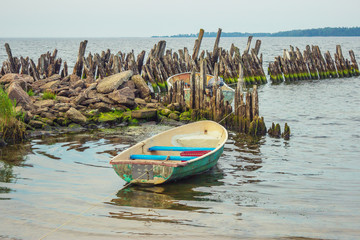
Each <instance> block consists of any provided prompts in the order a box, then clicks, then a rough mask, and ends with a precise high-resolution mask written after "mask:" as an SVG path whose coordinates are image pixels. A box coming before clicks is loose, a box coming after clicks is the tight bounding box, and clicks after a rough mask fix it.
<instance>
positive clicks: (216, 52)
mask: <svg viewBox="0 0 360 240" xmlns="http://www.w3.org/2000/svg"><path fill="white" fill-rule="evenodd" d="M221 31H222V29H221V28H219V29H218V32H217V35H216V39H215V43H214V49H213V52H212V58H211V63H212V65H213V66H214V65H215V63H217V61H218V58H219V42H220V36H221Z"/></svg>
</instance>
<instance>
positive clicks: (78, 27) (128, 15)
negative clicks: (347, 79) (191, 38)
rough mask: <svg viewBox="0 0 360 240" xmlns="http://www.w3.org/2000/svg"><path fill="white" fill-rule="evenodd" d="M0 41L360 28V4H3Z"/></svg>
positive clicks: (147, 0)
mask: <svg viewBox="0 0 360 240" xmlns="http://www.w3.org/2000/svg"><path fill="white" fill-rule="evenodd" d="M0 9H1V11H0V38H7V37H24V38H26V37H150V36H154V35H160V36H161V35H176V34H188V33H197V32H199V29H200V28H203V29H204V30H205V31H206V32H217V30H218V28H222V31H223V32H249V33H257V32H269V33H273V32H278V31H287V30H294V29H309V28H322V27H358V26H360V14H359V9H360V1H359V0H341V1H339V0H297V1H295V0H247V1H244V0H127V1H124V0H97V1H94V0H0Z"/></svg>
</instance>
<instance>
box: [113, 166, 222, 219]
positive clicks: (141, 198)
mask: <svg viewBox="0 0 360 240" xmlns="http://www.w3.org/2000/svg"><path fill="white" fill-rule="evenodd" d="M223 177H224V174H223V173H222V172H221V171H220V170H219V169H218V168H216V167H215V168H213V169H211V170H210V171H208V172H205V173H202V174H198V175H195V176H192V177H189V178H186V179H183V180H181V181H179V182H173V183H170V184H164V185H160V186H151V187H149V186H130V187H128V188H126V189H124V190H120V191H119V192H118V193H117V194H116V196H117V198H114V199H112V200H111V201H110V203H109V204H113V205H117V206H129V207H140V208H154V209H172V210H180V211H195V210H200V209H208V208H207V207H195V206H189V205H188V204H185V203H182V201H209V199H207V198H206V196H208V195H211V193H210V192H204V191H199V190H197V189H199V188H203V187H214V186H221V185H224V183H223V182H222V181H220V180H221V179H223ZM180 201H181V202H180ZM112 216H113V217H114V214H112Z"/></svg>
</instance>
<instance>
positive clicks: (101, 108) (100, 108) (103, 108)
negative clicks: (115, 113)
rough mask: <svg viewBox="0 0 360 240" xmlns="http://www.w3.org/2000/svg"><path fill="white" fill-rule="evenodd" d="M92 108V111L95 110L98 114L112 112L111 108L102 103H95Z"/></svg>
mask: <svg viewBox="0 0 360 240" xmlns="http://www.w3.org/2000/svg"><path fill="white" fill-rule="evenodd" d="M93 107H94V109H97V110H98V111H99V112H110V111H111V110H112V109H111V106H110V105H109V104H106V103H104V102H99V103H95V104H94V105H93Z"/></svg>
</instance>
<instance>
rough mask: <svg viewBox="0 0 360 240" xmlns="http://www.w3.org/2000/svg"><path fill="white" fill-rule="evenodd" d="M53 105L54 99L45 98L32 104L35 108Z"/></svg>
mask: <svg viewBox="0 0 360 240" xmlns="http://www.w3.org/2000/svg"><path fill="white" fill-rule="evenodd" d="M54 105H55V100H52V99H47V100H41V101H37V102H35V103H34V106H35V107H36V108H48V107H52V106H54Z"/></svg>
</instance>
